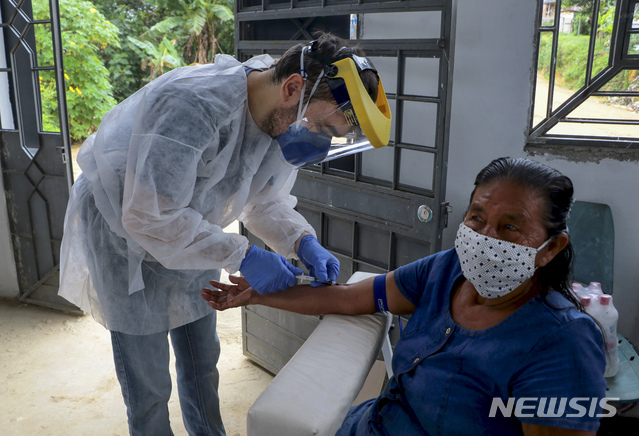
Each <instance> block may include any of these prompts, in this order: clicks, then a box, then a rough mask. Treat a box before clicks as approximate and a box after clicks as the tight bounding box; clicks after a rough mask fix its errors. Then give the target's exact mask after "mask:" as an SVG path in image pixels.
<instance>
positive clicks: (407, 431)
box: [202, 158, 606, 436]
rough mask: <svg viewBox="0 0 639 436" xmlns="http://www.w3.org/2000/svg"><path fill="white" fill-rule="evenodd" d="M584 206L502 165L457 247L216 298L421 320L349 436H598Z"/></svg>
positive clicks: (548, 171)
mask: <svg viewBox="0 0 639 436" xmlns="http://www.w3.org/2000/svg"><path fill="white" fill-rule="evenodd" d="M572 201H573V187H572V182H571V181H570V179H569V178H568V177H566V176H564V175H562V174H561V173H559V172H558V171H556V170H554V169H552V168H549V167H547V166H545V165H542V164H540V163H537V162H535V161H532V160H528V159H514V158H501V159H496V160H494V161H493V162H491V163H490V164H489V165H488V166H487V167H486V168H484V169H483V170H482V171H481V172H480V173H479V174H478V176H477V178H476V180H475V188H474V191H473V193H472V195H471V199H470V205H469V207H468V210H467V211H466V214H465V216H464V221H463V223H462V224H461V225H460V226H459V230H458V232H457V237H456V240H455V248H452V249H450V250H447V251H443V252H440V253H437V254H434V255H431V256H428V257H426V258H424V259H420V260H418V261H416V262H413V263H411V264H409V265H406V266H403V267H400V268H398V269H397V270H395V271H393V272H390V273H388V274H386V275H381V276H377V277H375V278H371V279H368V280H365V281H362V282H358V283H354V284H352V285H337V286H327V287H321V288H312V287H310V286H296V287H294V288H290V289H287V290H284V291H282V292H279V293H275V294H259V293H257V292H255V291H253V290H252V289H251V288H250V287H249V286H248V283H247V282H246V281H245V280H243V279H241V278H237V277H231V281H232V282H233V283H234V284H235V285H226V284H222V283H219V282H216V281H213V282H211V284H212V285H213V286H215V287H217V288H219V289H220V291H213V290H210V289H204V290H203V294H202V297H203V298H204V299H205V300H207V301H208V303H209V305H210V306H211V307H213V308H214V309H217V310H224V309H227V308H230V307H237V306H243V305H246V304H262V305H266V306H271V307H276V308H280V309H285V310H289V311H293V312H298V313H303V314H326V313H343V314H365V313H372V312H375V311H377V310H389V311H390V312H392V313H394V314H398V315H405V314H411V315H412V316H411V318H410V320H409V322H408V324H407V326H406V328H405V329H404V332H403V334H402V337H401V338H400V340H399V341H398V343H397V345H396V347H395V352H394V356H393V362H392V363H393V370H394V376H393V377H392V378H391V379H390V380H389V381H388V383H387V385H386V387H385V389H384V392H383V393H382V394H381V395H380V396H379V397H378V398H376V399H373V400H370V401H367V402H364V403H362V404H360V405H358V406H355V407H353V408H352V409H351V410H350V412H349V413H348V415H347V417H346V419H345V421H344V423H343V425H342V428H341V429H340V431H339V432H338V434H339V435H369V434H375V435H377V434H393V435H421V434H428V435H434V434H438V435H447V436H448V435H466V436H468V435H473V436H476V435H491V436H495V435H499V436H504V435H521V434H524V435H527V436H528V435H594V434H595V432H596V430H597V428H598V426H599V417H598V416H597V415H598V414H599V416H601V413H602V408H601V406H602V405H603V406H606V404H605V400H602V398H604V396H605V390H606V384H605V380H604V378H603V373H604V368H605V362H606V360H605V352H604V343H603V339H602V335H601V333H600V330H599V329H598V327H597V326H596V324H595V322H594V321H593V320H592V319H591V318H590V317H589V316H588V315H587V314H585V313H584V311H583V308H582V307H581V305H580V303H579V302H578V301H577V300H576V299H575V297H574V296H573V294H572V292H571V291H570V274H571V260H572V254H573V251H572V246H571V245H570V241H569V238H568V234H567V231H568V230H567V228H566V218H567V217H568V213H569V211H570V206H571V204H572ZM380 300H381V301H380ZM384 300H385V301H384ZM380 306H382V307H380ZM521 399H524V400H523V401H519V402H518V400H521ZM513 402H514V404H516V405H517V406H516V407H512V405H513ZM509 403H510V405H511V408H510V413H508V412H507V410H508V407H507V406H508V404H509ZM501 406H503V407H501ZM522 406H523V407H522ZM504 411H506V412H505V413H504ZM504 415H506V416H504Z"/></svg>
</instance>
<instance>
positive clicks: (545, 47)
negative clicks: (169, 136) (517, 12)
mask: <svg viewBox="0 0 639 436" xmlns="http://www.w3.org/2000/svg"><path fill="white" fill-rule="evenodd" d="M548 36H550V35H548ZM608 41H609V40H597V43H596V44H595V56H594V59H593V68H592V70H593V72H594V73H595V74H596V73H598V72H600V71H601V70H603V69H604V68H605V67H606V66H607V65H608V55H609V52H608V45H607V42H608ZM589 44H590V37H589V36H585V35H569V34H562V35H561V36H560V39H559V44H558V45H557V66H556V69H557V82H558V83H560V84H562V85H563V86H565V87H566V88H568V89H572V90H577V89H579V88H581V87H582V86H583V85H584V83H585V77H586V62H587V53H588V45H589ZM551 49H552V39H551V38H549V37H544V38H542V39H541V42H540V46H539V68H538V71H539V72H540V73H542V74H543V75H544V77H546V78H548V75H549V73H550V71H549V66H550V54H551Z"/></svg>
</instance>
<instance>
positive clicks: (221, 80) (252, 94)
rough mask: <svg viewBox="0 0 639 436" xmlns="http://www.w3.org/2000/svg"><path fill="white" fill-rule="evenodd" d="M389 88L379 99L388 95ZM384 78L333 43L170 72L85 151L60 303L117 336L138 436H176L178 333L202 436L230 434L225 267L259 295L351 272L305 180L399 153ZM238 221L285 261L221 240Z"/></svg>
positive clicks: (191, 429)
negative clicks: (312, 211)
mask: <svg viewBox="0 0 639 436" xmlns="http://www.w3.org/2000/svg"><path fill="white" fill-rule="evenodd" d="M380 89H381V92H380ZM389 132H390V112H389V111H388V103H387V101H386V98H385V95H384V93H383V88H382V87H381V81H380V80H379V76H378V75H377V72H376V70H375V69H374V67H373V65H372V64H371V63H370V61H369V60H368V59H367V58H365V57H364V54H363V53H362V52H361V50H359V49H357V48H351V47H348V46H347V44H346V42H345V41H343V40H341V39H339V38H336V37H335V36H333V35H330V34H322V35H320V36H319V38H318V39H317V40H316V41H313V42H311V43H308V44H299V45H296V46H294V47H292V48H291V49H290V50H288V51H287V52H286V53H285V54H284V55H283V56H282V58H281V59H280V60H279V62H278V63H277V64H275V65H273V59H272V58H271V57H269V56H268V55H261V56H256V57H254V58H252V59H250V60H248V61H247V62H244V63H240V62H238V61H237V60H235V59H234V58H233V57H231V56H227V55H218V56H216V58H215V62H214V63H213V64H210V65H198V66H190V67H184V68H179V69H176V70H173V71H171V72H169V73H166V74H164V75H163V76H161V77H159V78H158V79H156V80H154V81H152V82H151V83H150V84H148V85H147V86H145V87H144V88H142V89H141V90H140V91H138V92H137V93H135V94H134V95H132V96H131V97H129V98H128V99H126V100H125V101H123V102H122V103H120V104H119V105H117V106H116V107H115V108H114V109H113V110H111V111H110V112H109V113H108V114H107V115H106V116H105V117H104V119H103V120H102V123H101V125H100V128H99V129H98V131H97V133H95V134H93V135H92V136H90V137H89V138H88V139H87V140H86V141H85V143H84V144H83V145H82V147H81V149H80V152H79V154H78V158H77V160H78V164H79V165H80V167H81V169H82V174H81V176H80V177H79V178H78V180H77V182H76V183H75V184H74V186H73V191H72V195H71V198H70V201H69V205H68V208H67V214H66V218H65V224H64V226H65V227H64V237H63V240H62V247H61V264H60V295H61V296H63V297H64V298H66V299H67V300H69V301H70V302H72V303H74V304H76V305H77V306H78V307H80V308H81V309H82V310H84V311H85V312H87V313H90V314H91V315H92V316H93V317H94V318H95V320H96V321H98V322H99V323H100V324H102V325H104V326H105V327H106V328H107V329H108V330H109V331H110V332H111V337H112V344H113V355H114V361H115V368H116V373H117V376H118V380H119V382H120V385H121V388H122V395H123V398H124V402H125V404H126V407H127V417H128V422H129V431H130V433H131V434H132V435H149V436H162V435H170V434H172V432H171V428H170V424H169V414H168V405H167V404H168V400H169V397H170V392H171V380H170V375H169V344H168V335H170V336H171V342H172V345H173V349H174V353H175V358H176V367H177V374H178V380H177V382H178V387H179V397H180V405H181V409H182V415H183V416H182V418H183V421H184V424H185V427H186V429H187V431H188V433H189V434H190V435H220V434H224V426H223V424H222V419H221V416H220V411H219V398H218V394H217V387H218V372H217V369H216V364H217V360H218V356H219V351H220V346H219V340H218V338H217V335H216V334H215V321H216V320H215V312H214V311H213V310H212V309H211V308H209V307H208V306H206V305H203V304H202V303H201V300H200V297H199V295H200V290H201V289H202V287H204V286H206V285H207V284H208V282H209V280H211V279H218V278H219V274H220V269H222V268H224V269H225V270H226V271H228V272H229V273H234V272H237V271H240V272H241V273H242V275H244V277H246V279H247V280H248V281H249V283H250V284H251V286H252V287H253V288H254V289H256V290H258V291H259V292H262V293H269V292H277V291H279V290H281V289H285V288H288V287H290V286H292V285H294V284H295V280H296V279H295V275H298V274H301V273H302V270H300V269H298V268H296V267H295V266H293V265H292V264H291V263H290V262H288V261H287V260H286V258H299V259H300V261H301V262H302V263H303V264H304V266H306V268H307V269H308V270H309V273H310V274H312V275H313V276H315V277H316V278H317V279H319V280H320V281H332V280H336V279H337V277H338V274H339V262H338V261H337V259H336V258H335V257H334V256H333V255H332V254H330V253H329V252H328V251H327V250H325V249H324V248H323V247H322V246H321V245H320V244H319V242H318V241H317V238H316V237H315V231H314V229H313V228H312V227H311V226H310V225H309V224H308V223H307V222H306V220H305V219H304V218H303V217H302V216H301V215H300V214H299V213H298V212H296V211H295V210H294V206H295V204H296V199H295V198H294V197H293V196H291V195H290V190H291V187H292V186H293V183H294V181H295V177H296V174H297V169H298V168H299V167H301V166H304V165H309V164H315V163H319V162H322V161H326V160H328V159H332V158H334V157H338V156H342V155H346V154H351V153H354V152H359V151H361V150H364V149H367V148H371V147H381V146H384V145H386V144H387V143H388V134H389ZM234 220H239V221H241V222H242V223H243V224H244V225H245V226H246V228H247V229H249V230H250V231H251V232H252V233H254V234H255V235H256V236H258V237H259V238H261V239H262V240H263V241H264V242H265V243H266V244H268V245H269V246H270V247H271V248H272V249H273V250H275V252H276V253H274V252H271V251H267V250H263V249H260V248H258V247H256V246H251V245H249V242H248V240H247V239H246V238H245V237H244V236H242V235H239V234H234V233H225V232H224V231H223V230H222V229H223V228H225V227H226V226H228V225H229V224H231V223H232V222H233V221H234Z"/></svg>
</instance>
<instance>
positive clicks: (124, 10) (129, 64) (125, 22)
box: [96, 0, 166, 102]
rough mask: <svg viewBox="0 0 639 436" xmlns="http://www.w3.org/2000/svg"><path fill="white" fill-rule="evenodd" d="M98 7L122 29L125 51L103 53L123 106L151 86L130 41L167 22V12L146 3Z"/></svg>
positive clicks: (118, 0)
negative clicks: (140, 91)
mask: <svg viewBox="0 0 639 436" xmlns="http://www.w3.org/2000/svg"><path fill="white" fill-rule="evenodd" d="M96 7H97V8H98V9H99V10H100V11H101V12H102V14H103V15H104V17H105V18H106V19H107V20H109V21H110V22H112V23H113V24H114V25H115V26H116V27H117V28H118V30H119V37H120V40H121V41H122V46H121V47H115V46H109V47H107V48H106V49H105V50H104V51H103V52H102V57H103V59H104V63H105V66H106V67H107V69H108V70H109V74H110V81H111V83H112V84H113V96H114V98H115V99H116V100H117V101H118V102H121V101H122V100H124V99H125V98H127V97H128V96H129V95H131V94H133V93H134V92H135V91H137V90H138V89H140V88H141V87H142V86H144V84H145V83H146V82H148V73H147V72H146V71H144V70H143V69H142V63H141V62H140V52H139V51H138V50H137V49H136V47H134V46H132V45H131V43H129V42H128V38H129V37H131V36H138V35H141V34H142V33H144V32H146V31H147V30H148V29H149V28H150V27H152V26H153V25H154V24H156V23H158V22H159V21H161V20H162V19H163V18H164V16H165V14H166V11H165V10H164V9H163V8H161V7H159V6H157V5H155V4H151V3H148V2H146V1H144V0H109V1H105V2H101V3H100V4H98V5H96ZM144 56H146V55H144ZM144 56H143V57H144Z"/></svg>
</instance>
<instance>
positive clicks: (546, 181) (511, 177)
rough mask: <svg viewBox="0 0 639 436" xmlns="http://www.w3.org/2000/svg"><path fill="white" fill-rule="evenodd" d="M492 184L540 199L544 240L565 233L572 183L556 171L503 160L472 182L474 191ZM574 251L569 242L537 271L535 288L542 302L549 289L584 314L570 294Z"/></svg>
mask: <svg viewBox="0 0 639 436" xmlns="http://www.w3.org/2000/svg"><path fill="white" fill-rule="evenodd" d="M494 181H510V182H513V183H516V184H519V185H521V186H523V187H526V188H529V189H531V190H533V191H536V192H537V193H538V194H539V196H540V197H541V198H542V199H543V201H544V205H545V216H543V217H541V218H542V222H543V223H544V227H545V228H546V238H547V239H549V238H552V237H553V236H556V235H558V234H560V233H567V232H568V226H567V220H568V215H569V213H570V208H571V206H572V203H573V201H574V190H573V186H572V181H571V180H570V179H569V178H568V177H566V176H564V175H563V174H561V173H560V172H559V171H557V170H555V169H553V168H550V167H548V166H546V165H544V164H541V163H539V162H536V161H534V160H530V159H524V158H511V157H502V158H499V159H495V160H493V161H492V162H491V163H489V164H488V165H487V166H486V167H485V168H484V169H482V170H481V171H480V172H479V174H477V177H476V178H475V188H474V189H473V192H472V194H471V196H470V198H471V201H472V198H473V196H474V195H475V191H476V190H477V188H478V187H479V186H481V185H484V184H487V183H490V182H494ZM573 256H574V250H573V247H572V244H571V243H570V241H569V242H568V245H567V246H566V248H564V249H563V250H562V251H561V252H559V253H557V255H556V256H555V258H554V259H553V260H551V261H550V262H549V263H548V264H547V265H546V266H544V267H541V268H539V269H538V270H537V274H536V275H537V277H536V280H537V284H538V285H539V287H540V293H541V295H542V296H543V297H544V298H545V297H546V295H548V291H550V290H551V289H553V290H555V291H557V292H559V293H561V294H562V295H563V296H564V297H566V299H568V300H569V301H571V302H572V303H574V304H575V306H577V307H578V308H579V309H580V310H582V311H583V306H582V305H581V302H580V301H579V300H578V299H577V297H576V296H575V295H574V294H573V292H572V289H571V285H572V263H573Z"/></svg>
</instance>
